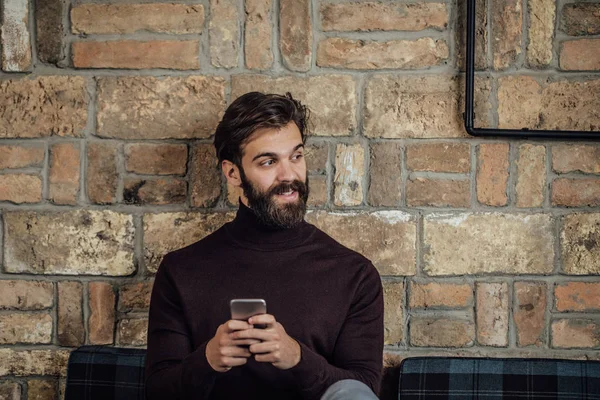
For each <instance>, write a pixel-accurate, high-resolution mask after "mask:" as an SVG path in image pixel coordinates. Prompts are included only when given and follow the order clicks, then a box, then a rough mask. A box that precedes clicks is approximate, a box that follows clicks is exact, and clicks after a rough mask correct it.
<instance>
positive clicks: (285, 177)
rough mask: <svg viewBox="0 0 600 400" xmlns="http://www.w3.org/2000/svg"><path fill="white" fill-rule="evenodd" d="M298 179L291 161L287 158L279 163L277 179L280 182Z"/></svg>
mask: <svg viewBox="0 0 600 400" xmlns="http://www.w3.org/2000/svg"><path fill="white" fill-rule="evenodd" d="M294 179H296V173H295V172H294V168H293V165H292V163H291V162H289V161H287V160H285V161H281V162H280V163H279V168H278V170H277V180H278V181H279V182H292V181H293V180H294Z"/></svg>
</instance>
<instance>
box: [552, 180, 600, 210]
mask: <svg viewBox="0 0 600 400" xmlns="http://www.w3.org/2000/svg"><path fill="white" fill-rule="evenodd" d="M552 204H553V205H555V206H566V207H586V206H589V207H596V206H599V205H600V179H568V178H558V179H555V180H554V181H553V182H552Z"/></svg>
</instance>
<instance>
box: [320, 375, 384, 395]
mask: <svg viewBox="0 0 600 400" xmlns="http://www.w3.org/2000/svg"><path fill="white" fill-rule="evenodd" d="M321 400H377V396H375V393H373V391H372V390H371V389H370V388H369V387H368V386H367V385H365V384H364V383H362V382H360V381H356V380H354V379H344V380H343V381H337V382H336V383H334V384H333V385H331V386H329V388H328V389H327V391H326V392H325V393H324V394H323V397H321Z"/></svg>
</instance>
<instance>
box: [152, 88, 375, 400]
mask: <svg viewBox="0 0 600 400" xmlns="http://www.w3.org/2000/svg"><path fill="white" fill-rule="evenodd" d="M306 129H307V110H306V108H305V107H303V106H302V105H301V104H300V103H299V102H298V101H296V100H294V99H293V98H292V97H291V95H289V94H288V95H286V96H279V95H265V94H261V93H256V92H253V93H248V94H246V95H244V96H241V97H240V98H238V99H237V100H235V101H234V102H233V103H232V104H231V106H230V107H229V108H228V109H227V111H226V112H225V115H224V116H223V120H222V121H221V122H220V124H219V126H218V127H217V130H216V133H215V141H214V143H215V147H216V150H217V155H218V158H219V162H220V164H221V168H222V170H223V173H224V174H225V177H226V178H227V181H228V182H229V183H230V184H231V185H233V186H236V187H241V188H242V189H243V193H244V194H243V196H242V197H241V199H240V205H239V210H238V212H237V215H236V217H235V219H234V220H233V221H232V222H230V223H227V224H225V225H224V226H222V227H221V228H220V229H218V230H217V231H215V232H214V233H212V234H211V235H209V236H207V237H206V238H204V239H202V240H200V241H199V242H197V243H194V244H192V245H191V246H188V247H186V248H184V249H181V250H178V251H175V252H172V253H169V254H167V255H166V256H165V257H164V259H163V261H162V263H161V265H160V268H159V270H158V272H157V275H156V279H155V282H154V288H153V291H152V298H151V304H150V320H149V328H148V353H147V360H146V396H147V399H149V400H154V399H161V400H165V399H166V400H175V399H271V398H273V399H275V398H278V399H319V398H321V397H322V398H324V399H325V398H327V399H341V398H344V399H349V398H361V399H373V398H376V397H375V395H374V393H373V392H377V391H378V389H379V384H380V378H381V369H382V350H383V299H382V288H381V280H380V278H379V275H378V273H377V271H376V270H375V268H374V267H373V265H372V264H371V262H370V261H368V260H367V259H366V258H364V257H363V256H361V255H360V254H358V253H356V252H354V251H351V250H349V249H347V248H345V247H343V246H342V245H340V244H339V243H337V242H336V241H334V240H333V239H332V238H330V237H329V236H327V235H326V234H325V233H323V232H322V231H320V230H319V229H317V228H316V227H314V226H313V225H311V224H308V223H306V222H305V221H304V214H305V212H306V202H307V198H308V177H307V171H306V162H305V159H304V151H305V150H304V143H305V131H306ZM235 298H262V299H265V300H266V303H267V311H268V313H267V314H262V315H255V316H253V317H251V318H250V319H249V320H247V321H237V320H231V319H230V318H231V317H230V310H229V301H230V300H231V299H235ZM257 325H259V326H261V327H260V328H259V327H257ZM361 396H362V397H361Z"/></svg>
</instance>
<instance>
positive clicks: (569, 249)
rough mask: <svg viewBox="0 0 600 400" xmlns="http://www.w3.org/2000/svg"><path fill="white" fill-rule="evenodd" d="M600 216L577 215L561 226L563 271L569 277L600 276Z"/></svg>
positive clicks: (567, 218) (593, 214)
mask: <svg viewBox="0 0 600 400" xmlns="http://www.w3.org/2000/svg"><path fill="white" fill-rule="evenodd" d="M599 243H600V214H599V213H575V214H568V215H565V216H563V217H562V223H561V225H560V247H561V256H562V257H561V258H562V259H561V262H560V264H561V269H562V272H564V273H565V274H569V275H600V246H599V245H598V244H599Z"/></svg>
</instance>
